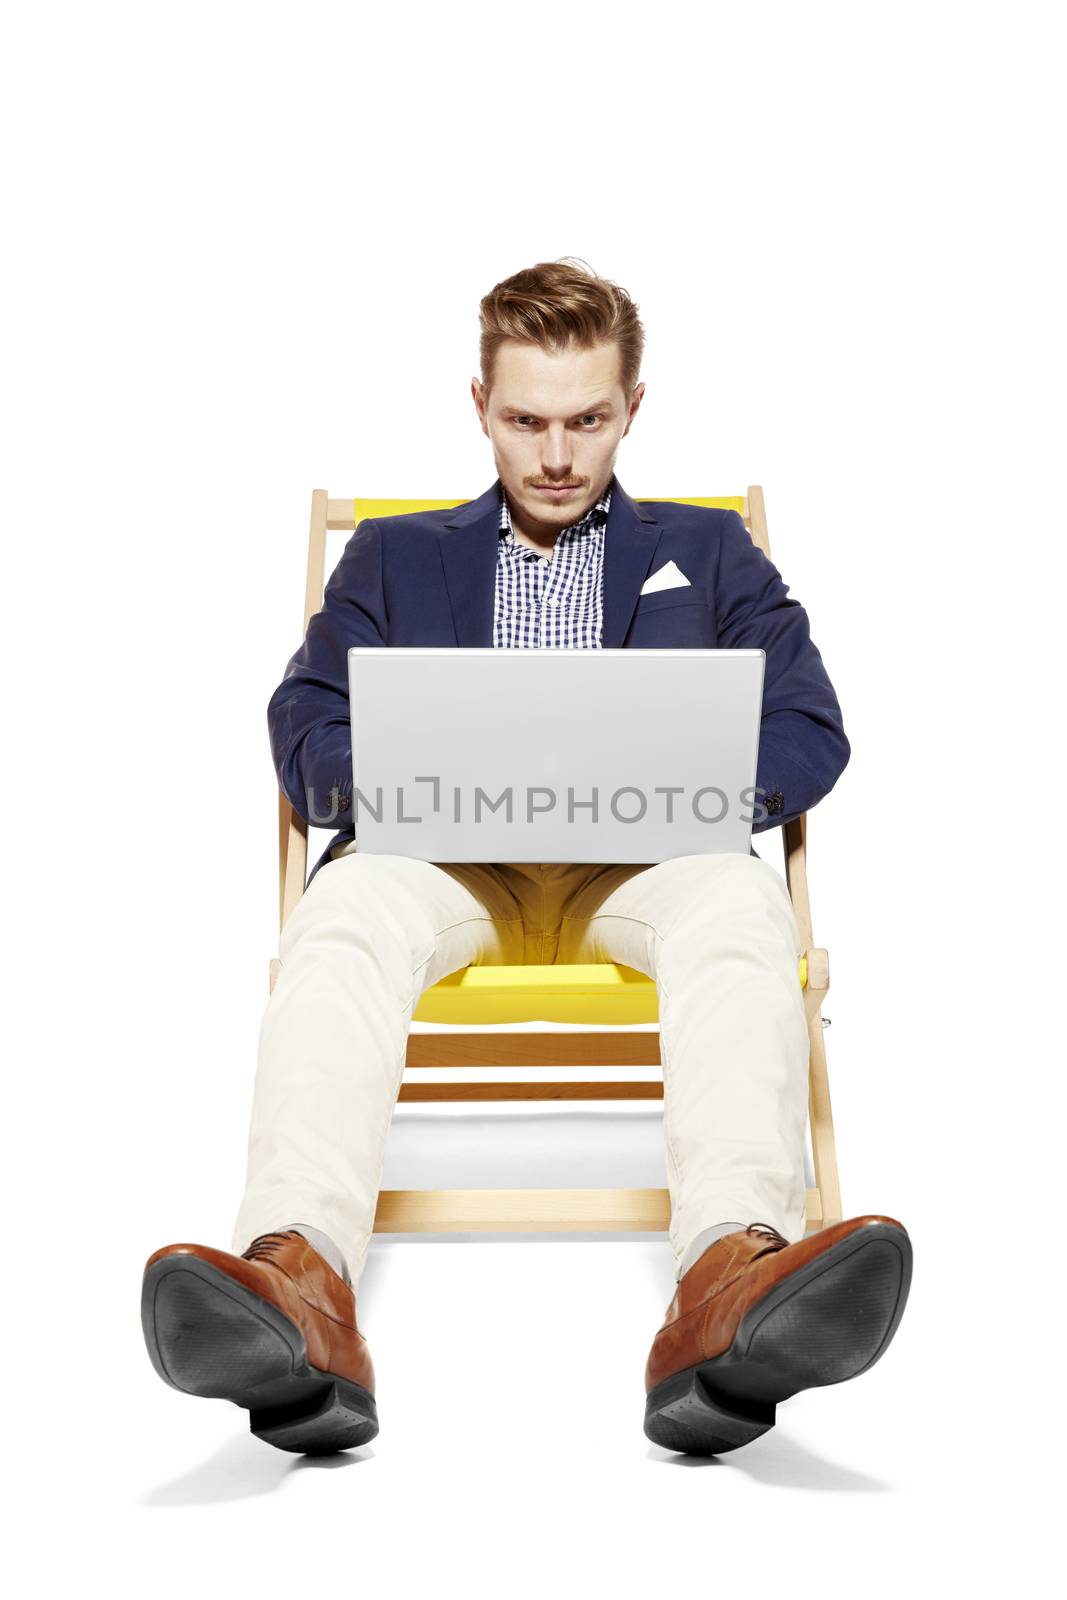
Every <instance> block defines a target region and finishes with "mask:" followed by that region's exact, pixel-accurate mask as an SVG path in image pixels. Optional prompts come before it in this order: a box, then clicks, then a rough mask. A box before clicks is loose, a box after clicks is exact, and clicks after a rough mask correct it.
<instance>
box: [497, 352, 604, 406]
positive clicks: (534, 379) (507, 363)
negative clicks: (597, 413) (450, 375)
mask: <svg viewBox="0 0 1067 1600" xmlns="http://www.w3.org/2000/svg"><path fill="white" fill-rule="evenodd" d="M621 394H622V383H621V374H620V371H619V347H618V345H617V344H614V343H610V344H598V345H594V346H593V347H592V348H591V349H588V350H580V349H578V348H577V346H575V345H568V346H567V348H566V349H565V350H559V351H549V350H542V349H541V347H540V346H539V345H535V344H526V343H520V342H519V341H518V340H514V339H506V340H505V341H504V342H503V344H501V345H500V346H499V348H498V350H497V355H496V366H495V371H494V376H493V394H492V399H493V403H494V404H495V405H496V406H498V407H504V406H520V407H524V408H526V409H528V410H531V411H536V412H538V413H539V414H541V415H544V414H547V413H548V412H551V411H558V412H560V413H561V414H564V415H570V414H571V413H572V412H574V411H576V410H579V409H581V408H582V407H584V406H587V405H590V404H592V403H593V402H598V401H602V400H611V401H614V402H615V403H616V404H617V403H618V402H619V399H620V396H621Z"/></svg>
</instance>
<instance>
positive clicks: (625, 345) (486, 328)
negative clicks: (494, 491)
mask: <svg viewBox="0 0 1067 1600" xmlns="http://www.w3.org/2000/svg"><path fill="white" fill-rule="evenodd" d="M478 309H479V321H480V325H481V339H480V341H479V354H480V357H481V363H482V385H483V387H484V388H485V390H486V391H487V392H488V391H489V390H490V389H491V388H492V386H493V376H494V372H493V368H494V363H495V361H496V353H497V350H498V348H499V346H500V345H501V344H502V343H503V341H504V340H505V339H521V340H523V341H525V342H526V343H529V344H536V345H540V347H541V349H542V350H547V351H549V352H550V353H558V352H559V351H562V350H565V349H566V347H567V346H568V344H571V343H574V344H576V345H577V346H578V348H579V349H581V350H588V349H590V348H591V347H592V346H593V345H595V344H601V343H603V342H608V341H610V342H613V343H615V344H617V345H618V348H619V369H620V382H621V384H622V390H623V394H624V395H625V397H626V400H627V401H629V399H630V396H631V394H632V393H633V390H634V387H635V385H636V383H637V377H638V373H639V372H640V370H641V354H642V351H643V350H644V346H645V330H644V328H643V327H642V326H641V321H640V319H639V317H638V315H637V311H638V308H637V305H636V303H635V302H634V301H633V300H631V299H630V296H629V295H628V294H627V292H626V290H625V289H622V288H620V287H619V285H618V284H617V283H612V282H611V280H610V279H609V278H601V277H599V276H598V275H597V274H596V273H595V272H594V271H593V270H592V268H591V267H589V266H588V264H587V263H586V262H583V261H582V260H581V257H579V256H562V257H561V258H560V259H559V260H558V261H539V262H538V263H537V265H536V266H533V267H524V268H523V270H522V271H521V272H515V273H513V274H512V276H511V277H510V278H505V279H503V281H502V282H501V283H498V284H497V285H496V287H495V288H494V289H491V290H490V291H489V293H488V294H487V295H485V297H484V298H483V299H482V301H481V302H480V305H479V308H478Z"/></svg>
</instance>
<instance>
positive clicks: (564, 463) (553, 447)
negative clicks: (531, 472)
mask: <svg viewBox="0 0 1067 1600" xmlns="http://www.w3.org/2000/svg"><path fill="white" fill-rule="evenodd" d="M571 466H572V462H571V444H570V439H569V438H568V436H567V430H566V428H565V427H564V426H563V425H562V424H560V425H559V426H551V425H550V426H549V427H548V428H546V429H545V432H544V442H543V444H542V446H541V471H542V472H543V473H544V475H545V477H546V478H563V479H565V480H566V479H567V478H569V477H570V475H571Z"/></svg>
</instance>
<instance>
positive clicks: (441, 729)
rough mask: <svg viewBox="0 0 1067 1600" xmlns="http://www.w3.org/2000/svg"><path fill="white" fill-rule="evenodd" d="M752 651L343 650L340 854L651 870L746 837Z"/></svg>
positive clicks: (755, 709) (755, 736) (753, 710)
mask: <svg viewBox="0 0 1067 1600" xmlns="http://www.w3.org/2000/svg"><path fill="white" fill-rule="evenodd" d="M764 664H765V656H764V652H763V651H762V650H676V649H675V650H672V649H663V650H627V649H614V650H589V649H577V648H576V649H552V650H530V649H496V648H490V647H486V648H473V647H451V648H450V647H438V646H433V647H423V646H385V647H381V646H366V647H364V646H354V647H353V648H352V649H350V650H349V652H348V667H349V698H350V708H351V720H352V772H353V790H352V817H351V820H352V823H353V825H354V828H355V836H356V848H357V850H362V851H366V852H367V853H369V854H377V855H381V854H387V855H404V856H416V857H419V858H421V859H422V860H425V861H500V862H506V861H539V862H550V861H551V862H618V863H632V862H643V863H649V864H651V863H654V862H657V861H665V860H669V859H671V858H672V857H674V856H682V855H694V854H703V853H705V852H719V851H740V852H742V853H743V854H745V855H747V854H748V853H749V845H750V838H751V831H752V818H753V801H754V793H753V790H754V785H755V782H756V757H757V753H758V749H759V729H760V714H761V710H762V700H763V673H764Z"/></svg>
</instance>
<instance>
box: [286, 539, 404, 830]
mask: <svg viewBox="0 0 1067 1600" xmlns="http://www.w3.org/2000/svg"><path fill="white" fill-rule="evenodd" d="M385 641H386V614H385V596H384V593H383V590H382V540H381V531H380V529H379V528H378V525H377V523H376V522H374V521H372V520H369V519H368V520H366V521H363V522H361V523H360V525H359V527H358V528H357V529H356V531H355V533H353V535H352V537H351V538H350V539H349V541H348V543H347V545H346V546H345V550H344V554H343V555H342V557H341V559H340V561H339V562H338V563H337V566H336V567H335V568H334V570H333V572H332V573H331V575H330V581H329V582H328V583H327V585H326V589H325V592H324V594H323V603H322V609H321V611H317V612H316V613H315V615H314V616H313V617H312V619H311V621H310V622H309V623H308V630H307V636H306V638H305V640H304V642H303V644H302V645H301V646H300V649H299V650H298V651H297V652H296V654H295V655H294V656H293V657H292V658H291V660H290V662H289V665H288V666H287V667H286V669H285V676H284V678H283V679H282V681H281V683H280V684H279V685H278V687H277V689H275V691H274V693H273V694H272V695H271V697H270V703H269V704H268V706H267V728H268V731H269V734H270V748H271V755H272V756H273V758H274V767H275V771H276V772H277V774H278V784H279V787H280V788H281V791H282V793H283V794H284V795H285V797H286V799H287V800H288V801H289V802H290V804H291V805H292V807H293V809H294V811H296V812H297V813H298V815H300V816H301V817H303V818H304V821H305V822H310V823H312V824H313V825H314V826H315V827H320V828H325V827H332V826H335V825H336V824H337V821H338V816H339V813H344V812H347V811H348V809H349V807H350V805H351V796H352V781H353V780H352V731H351V729H352V725H351V719H350V714H349V704H348V651H349V649H350V648H351V646H352V645H384V644H385ZM335 790H336V793H334V791H335ZM342 825H343V824H342Z"/></svg>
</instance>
